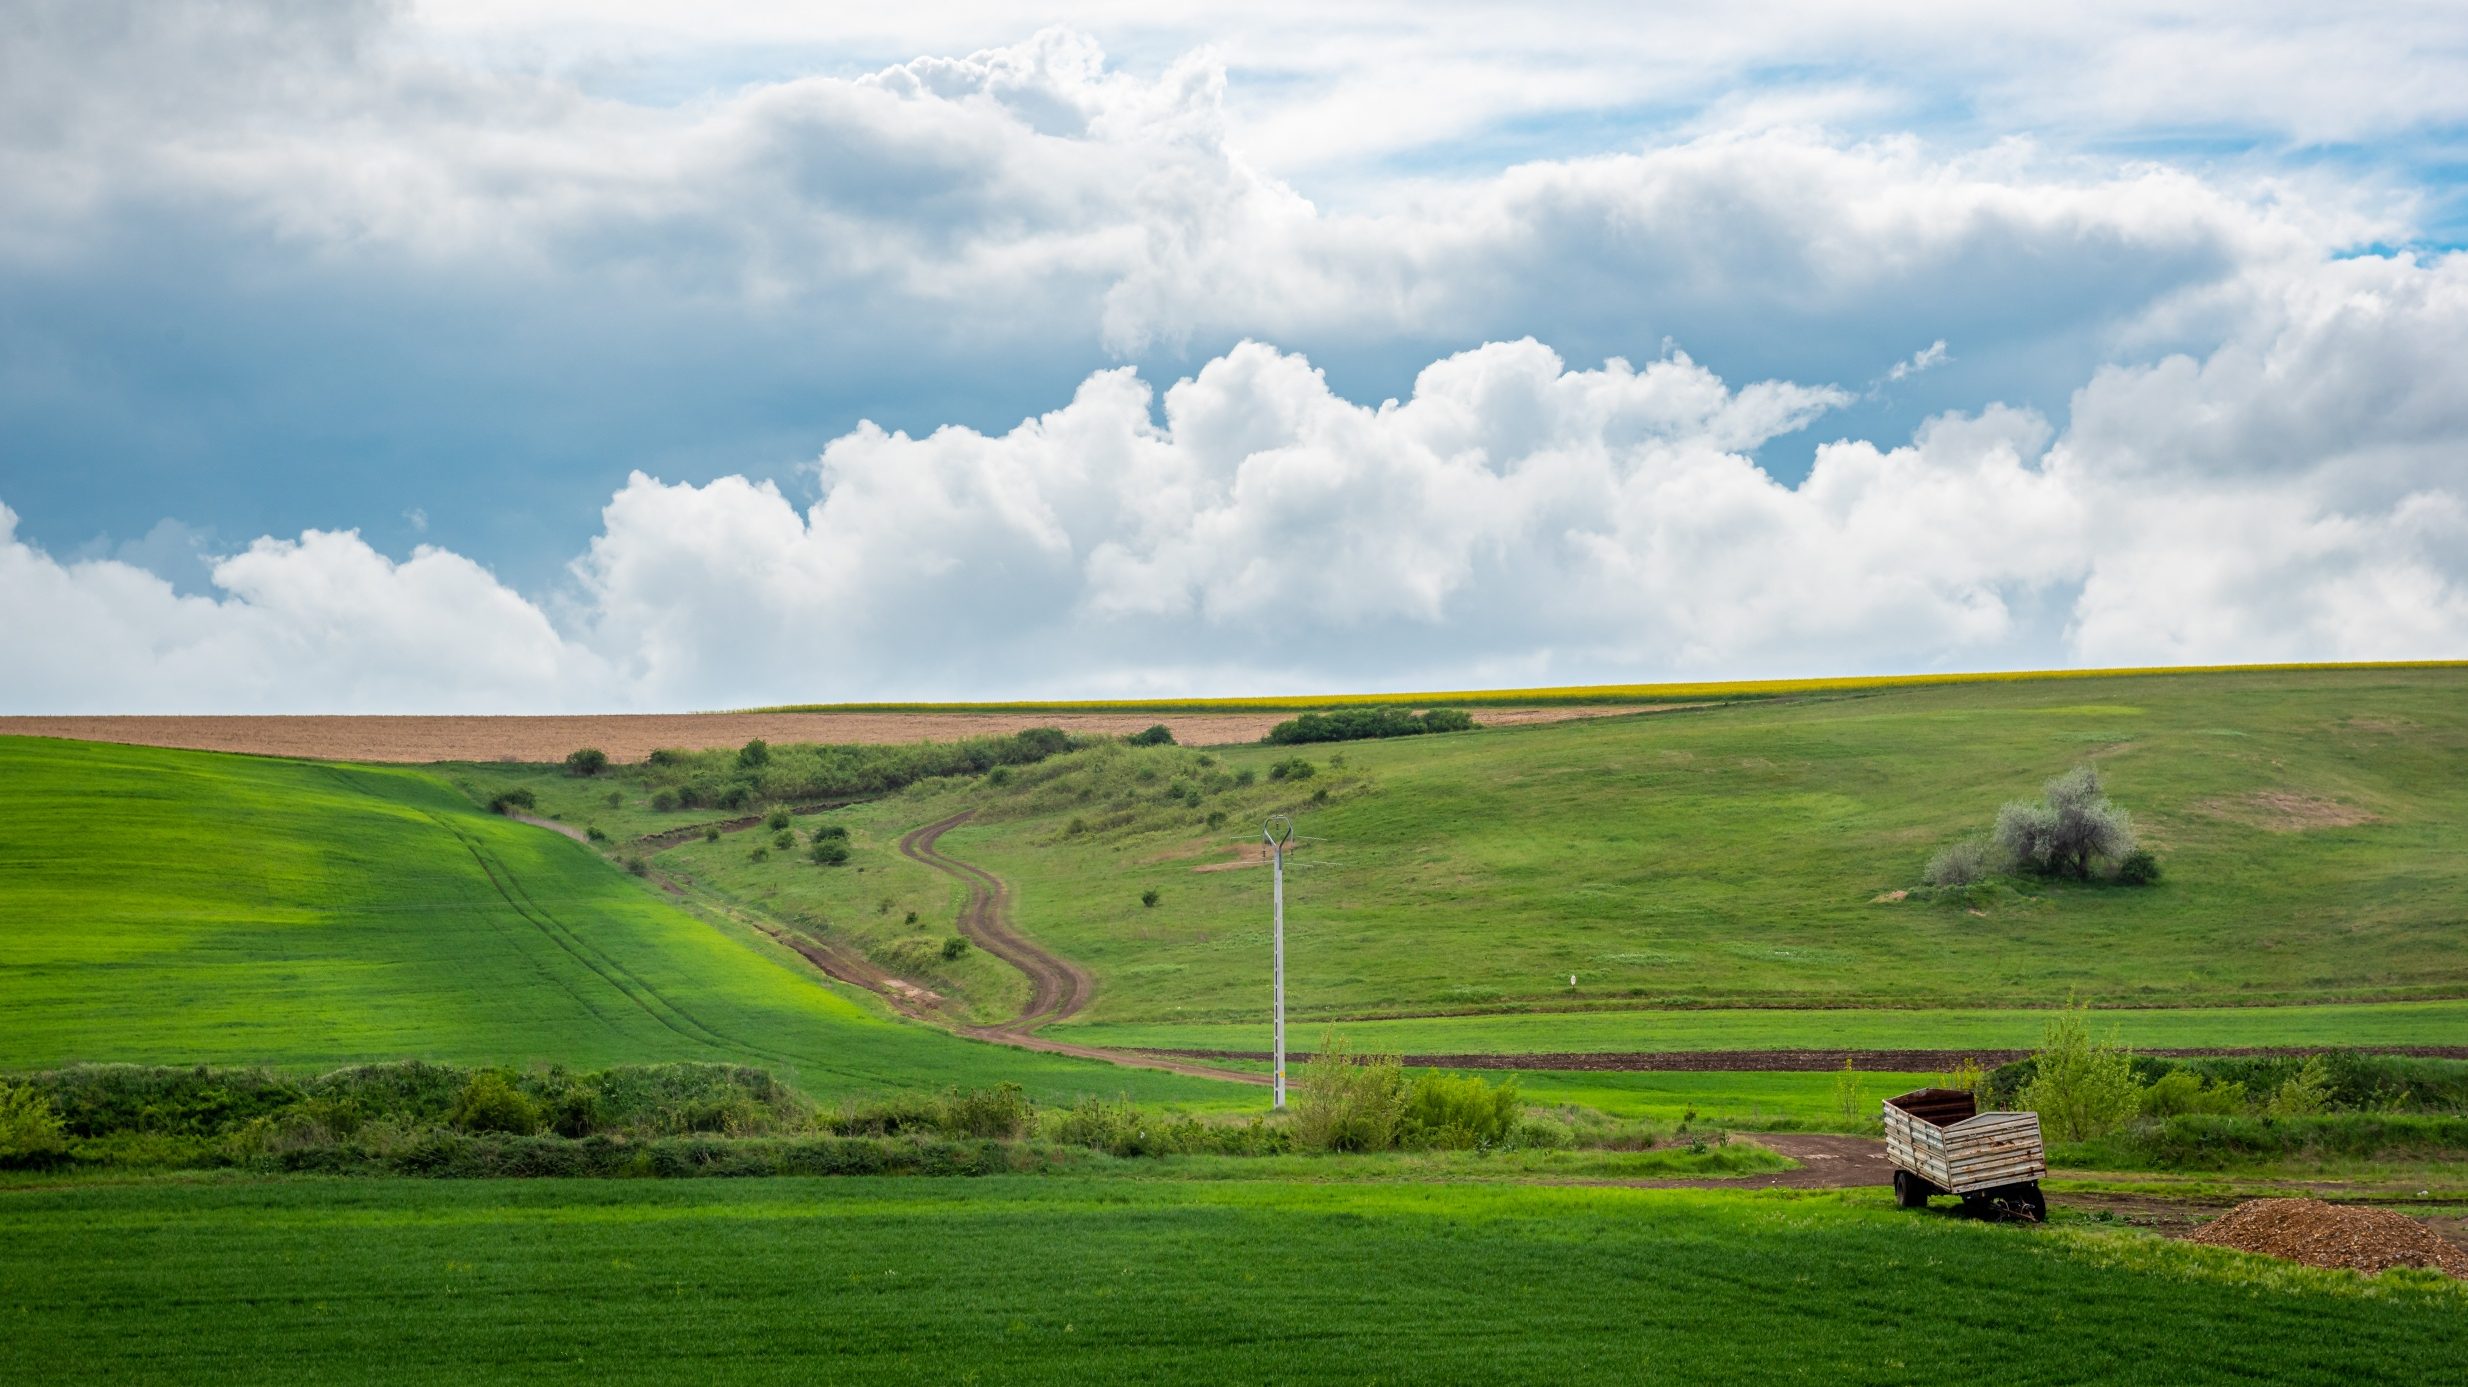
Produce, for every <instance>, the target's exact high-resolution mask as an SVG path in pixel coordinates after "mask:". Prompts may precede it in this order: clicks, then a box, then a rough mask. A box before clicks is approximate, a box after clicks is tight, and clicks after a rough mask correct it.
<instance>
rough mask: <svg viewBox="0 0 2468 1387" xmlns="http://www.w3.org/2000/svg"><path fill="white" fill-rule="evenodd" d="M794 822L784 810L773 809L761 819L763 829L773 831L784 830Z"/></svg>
mask: <svg viewBox="0 0 2468 1387" xmlns="http://www.w3.org/2000/svg"><path fill="white" fill-rule="evenodd" d="M795 822H796V820H795V819H794V818H792V817H790V815H789V812H788V811H787V810H786V809H774V810H772V811H771V812H770V813H769V814H767V815H765V816H764V817H763V827H765V828H768V829H772V830H775V831H776V830H779V829H784V828H786V827H788V826H789V825H790V824H792V823H795Z"/></svg>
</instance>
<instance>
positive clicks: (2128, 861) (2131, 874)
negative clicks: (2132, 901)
mask: <svg viewBox="0 0 2468 1387" xmlns="http://www.w3.org/2000/svg"><path fill="white" fill-rule="evenodd" d="M2159 879H2160V863H2159V859H2158V858H2156V857H2153V856H2152V855H2151V850H2150V849H2149V848H2136V849H2134V850H2133V851H2132V852H2129V853H2127V854H2126V855H2125V856H2123V857H2121V858H2119V859H2117V880H2119V881H2121V882H2124V883H2125V884H2126V885H2128V886H2156V885H2158V884H2159Z"/></svg>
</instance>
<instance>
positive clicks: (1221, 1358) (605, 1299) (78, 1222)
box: [0, 1178, 2468, 1384]
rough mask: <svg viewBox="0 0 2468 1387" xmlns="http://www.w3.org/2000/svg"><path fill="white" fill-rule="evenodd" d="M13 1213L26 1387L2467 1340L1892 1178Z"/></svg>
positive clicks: (1869, 1375) (1974, 1359) (2260, 1372)
mask: <svg viewBox="0 0 2468 1387" xmlns="http://www.w3.org/2000/svg"><path fill="white" fill-rule="evenodd" d="M0 1218H4V1219H5V1221H6V1223H7V1226H8V1228H9V1236H8V1237H7V1238H6V1239H0V1303H5V1304H6V1305H8V1307H9V1310H8V1326H9V1329H8V1334H9V1352H8V1353H7V1354H6V1355H4V1356H0V1380H5V1381H10V1382H26V1383H33V1382H59V1381H100V1380H115V1381H123V1380H125V1381H162V1382H175V1381H176V1382H238V1381H249V1382H264V1381H302V1382H331V1381H355V1382H460V1381H471V1380H478V1379H483V1378H486V1379H492V1380H494V1379H500V1378H510V1377H520V1378H521V1379H522V1380H525V1381H530V1382H550V1381H588V1382H594V1383H622V1382H676V1381H700V1382H755V1381H761V1382H772V1381H781V1380H790V1379H794V1380H800V1381H808V1380H812V1381H823V1380H828V1381H847V1382H910V1381H931V1382H951V1381H976V1380H982V1381H1005V1382H1091V1381H1129V1380H1162V1379H1168V1378H1171V1379H1176V1380H1182V1381H1204V1380H1205V1381H1219V1380H1265V1381H1337V1380H1343V1381H1429V1380H1440V1379H1445V1380H1452V1381H1472V1380H1481V1381H1516V1382H1523V1381H1549V1382H1566V1381H1571V1380H1580V1379H1597V1380H1626V1381H1634V1380H1645V1379H1651V1380H1656V1381H1672V1382H1705V1381H1716V1380H1741V1381H1771V1380H1782V1379H1790V1380H1806V1381H1812V1382H1843V1381H1894V1382H1902V1381H1941V1380H1949V1379H1953V1378H1957V1377H1959V1378H1961V1379H1964V1380H1987V1381H1997V1382H2051V1383H2054V1382H2088V1381H2098V1382H2119V1383H2165V1384H2181V1383H2194V1382H2235V1381H2250V1380H2254V1379H2256V1378H2258V1377H2265V1376H2267V1377H2268V1378H2270V1380H2272V1381H2275V1382H2323V1383H2341V1384H2352V1383H2367V1382H2389V1383H2419V1382H2429V1381H2433V1380H2436V1379H2438V1378H2440V1377H2442V1376H2444V1375H2446V1374H2449V1373H2452V1372H2454V1371H2455V1370H2456V1369H2457V1367H2458V1361H2459V1359H2458V1354H2459V1345H2460V1342H2461V1335H2462V1334H2463V1332H2468V1294H2464V1293H2463V1292H2462V1290H2461V1289H2460V1287H2459V1286H2458V1285H2457V1284H2456V1283H2450V1282H2442V1283H2440V1284H2435V1282H2434V1281H2433V1280H2431V1279H2428V1278H2426V1277H2422V1276H2413V1277H2412V1276H2386V1277H2384V1278H2382V1279H2381V1280H2380V1281H2378V1282H2377V1281H2368V1280H2365V1279H2363V1278H2360V1277H2357V1276H2354V1275H2351V1274H2343V1273H2326V1272H2312V1271H2308V1270H2305V1269H2303V1268H2295V1267H2290V1266H2288V1265H2286V1264H2279V1263H2268V1262H2264V1261H2262V1260H2261V1259H2256V1258H2249V1257H2245V1256H2242V1255H2240V1254H2233V1253H2226V1252H2220V1251H2215V1250H2212V1249H2208V1248H2196V1247H2188V1246H2184V1245H2178V1244H2169V1243H2164V1242H2162V1241H2160V1240H2158V1239H2155V1238H2151V1237H2148V1236H2144V1235H2139V1234H2128V1233H2114V1232H2098V1231H2090V1230H2086V1229H2082V1228H2079V1227H2075V1228H2068V1227H2063V1226H2060V1227H2055V1228H2047V1229H2026V1228H2010V1227H1998V1226H1993V1225H1986V1224H1978V1223H1970V1222H1965V1221H1961V1220H1957V1219H1953V1218H1949V1217H1942V1216H1940V1217H1928V1216H1922V1215H1911V1214H1902V1213H1898V1212H1896V1211H1894V1210H1892V1209H1890V1208H1887V1207H1885V1205H1884V1201H1883V1200H1882V1199H1881V1198H1879V1197H1874V1196H1870V1197H1862V1198H1852V1199H1848V1200H1845V1199H1843V1198H1841V1197H1837V1196H1813V1197H1789V1196H1742V1195H1730V1194H1718V1193H1694V1192H1683V1191H1651V1192H1648V1191H1636V1190H1617V1189H1573V1188H1514V1187H1495V1186H1461V1185H1460V1186H1450V1185H1438V1186H1433V1185H1383V1184H1374V1185H1351V1184H1349V1185H1338V1186H1330V1185H1314V1184H1295V1183H1282V1182H1255V1181H1239V1180H1235V1181H1204V1182H1177V1181H1166V1180H1155V1181H1143V1180H1136V1179H1114V1180H1103V1179H1098V1180H1081V1179H1065V1178H1049V1179H1035V1178H1029V1179H1022V1178H997V1179H988V1180H975V1181H958V1180H945V1181H939V1182H937V1181H916V1180H895V1179H871V1178H868V1179H847V1180H837V1181H831V1180H824V1181H810V1180H809V1181H797V1180H764V1181H742V1182H714V1181H666V1182H647V1181H605V1182H598V1183H588V1182H586V1183H567V1182H546V1181H543V1182H516V1183H512V1184H505V1183H493V1182H461V1181H442V1182H431V1181H393V1182H386V1181H352V1182H331V1181H283V1182H249V1183H232V1184H205V1185H165V1184H152V1185H121V1186H83V1187H79V1186H71V1187H64V1188H52V1189H11V1190H6V1191H0ZM1340 1268H1352V1269H1357V1270H1356V1271H1355V1272H1354V1273H1350V1274H1339V1273H1338V1269H1340Z"/></svg>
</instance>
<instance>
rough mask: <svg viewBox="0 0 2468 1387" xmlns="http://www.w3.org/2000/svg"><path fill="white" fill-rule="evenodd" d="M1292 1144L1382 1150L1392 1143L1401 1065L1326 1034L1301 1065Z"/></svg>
mask: <svg viewBox="0 0 2468 1387" xmlns="http://www.w3.org/2000/svg"><path fill="white" fill-rule="evenodd" d="M1299 1080H1300V1083H1299V1087H1300V1089H1301V1093H1300V1095H1299V1096H1298V1098H1297V1099H1296V1101H1295V1104H1294V1144H1295V1145H1296V1146H1298V1147H1300V1148H1302V1149H1303V1150H1305V1151H1386V1150H1388V1149H1389V1148H1391V1147H1393V1146H1395V1145H1396V1144H1397V1124H1398V1122H1399V1120H1400V1118H1402V1117H1403V1115H1404V1109H1405V1068H1404V1064H1403V1062H1402V1061H1400V1060H1399V1059H1398V1058H1397V1057H1396V1056H1395V1055H1357V1054H1354V1053H1353V1052H1352V1051H1351V1050H1349V1049H1348V1048H1347V1047H1346V1043H1345V1041H1343V1040H1342V1039H1340V1038H1338V1037H1336V1036H1333V1035H1332V1036H1329V1037H1328V1038H1326V1039H1324V1040H1322V1041H1321V1042H1320V1051H1319V1053H1318V1054H1316V1055H1314V1056H1312V1058H1311V1059H1310V1061H1309V1062H1308V1063H1306V1064H1305V1065H1304V1066H1303V1072H1302V1074H1301V1075H1300V1076H1299Z"/></svg>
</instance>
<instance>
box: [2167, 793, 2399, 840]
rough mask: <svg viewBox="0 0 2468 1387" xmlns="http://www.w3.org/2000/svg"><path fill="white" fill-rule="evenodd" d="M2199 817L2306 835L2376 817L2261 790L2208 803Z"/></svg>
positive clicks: (2311, 798) (2328, 801)
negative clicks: (2309, 832)
mask: <svg viewBox="0 0 2468 1387" xmlns="http://www.w3.org/2000/svg"><path fill="white" fill-rule="evenodd" d="M2194 809H2195V811H2196V812H2197V813H2203V814H2208V815H2210V816H2211V817H2213V818H2215V819H2226V820H2228V821H2230V822H2231V823H2240V824H2245V825H2247V826H2249V827H2252V828H2259V829H2263V830H2265V831H2267V832H2271V833H2303V832H2305V831H2306V830H2307V829H2313V828H2354V827H2356V826H2357V825H2358V824H2370V823H2372V822H2374V816H2373V815H2371V814H2368V813H2366V812H2365V811H2364V810H2362V809H2359V808H2357V807H2356V806H2355V805H2353V804H2342V803H2340V802H2339V801H2338V800H2335V799H2324V798H2322V797H2321V796H2319V795H2306V794H2298V793H2297V792H2295V791H2292V790H2257V791H2255V792H2254V793H2252V794H2250V795H2238V796H2235V797H2233V798H2225V799H2207V800H2204V801H2202V802H2201V803H2200V804H2197V805H2195V806H2194Z"/></svg>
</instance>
